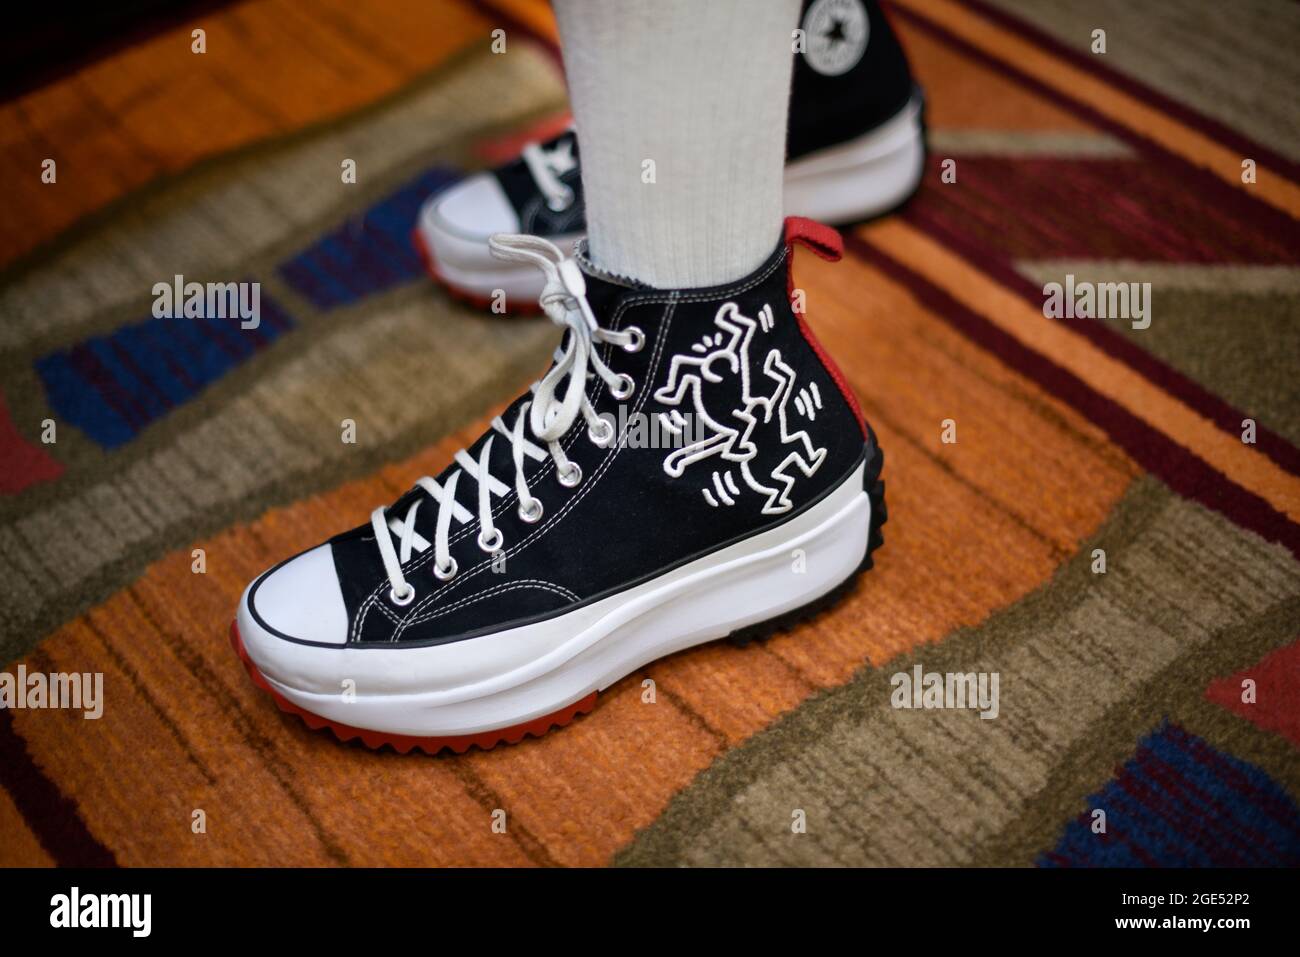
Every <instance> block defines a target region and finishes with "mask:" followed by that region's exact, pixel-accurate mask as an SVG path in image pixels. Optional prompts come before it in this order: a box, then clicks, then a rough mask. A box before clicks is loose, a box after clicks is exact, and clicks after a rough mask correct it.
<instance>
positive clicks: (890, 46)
mask: <svg viewBox="0 0 1300 957" xmlns="http://www.w3.org/2000/svg"><path fill="white" fill-rule="evenodd" d="M836 2H837V3H841V4H844V5H846V6H853V5H858V6H860V8H861V10H862V11H863V12H864V13H865V15H866V22H867V24H868V28H867V45H866V50H865V52H864V54H863V56H862V58H861V59H860V60H858V62H857V64H856V65H854V66H853V67H852V68H851V69H849V70H848V71H847V72H846V73H842V74H839V75H837V76H827V75H825V74H823V73H819V72H818V71H817V70H816V69H815V68H814V66H813V63H812V61H811V60H810V59H809V57H808V56H807V55H796V56H795V58H794V77H793V78H792V80H791V85H790V122H789V126H788V128H787V134H786V156H787V157H788V158H789V159H792V160H795V159H799V158H801V157H803V156H807V155H808V154H809V153H814V152H816V151H817V150H821V149H825V148H826V147H828V146H833V145H835V144H836V143H843V142H845V141H847V140H851V139H853V138H854V137H857V136H861V135H862V134H863V133H865V132H867V131H868V130H871V129H874V128H875V127H877V126H879V125H880V124H882V123H884V122H885V121H886V120H888V119H890V118H891V117H893V116H896V115H897V114H898V112H899V111H900V110H902V109H903V107H905V106H906V105H907V103H908V101H909V100H910V99H911V98H912V94H913V92H914V81H913V80H912V71H911V70H910V69H909V67H908V65H907V56H906V55H905V54H904V53H903V47H902V45H901V44H900V43H899V42H898V36H897V35H896V34H895V33H894V30H893V28H892V27H891V26H890V24H889V20H888V19H886V18H885V15H884V13H883V12H882V11H881V9H880V4H879V3H878V2H877V0H836ZM814 6H816V4H815V3H805V4H804V7H803V12H802V13H801V14H800V18H801V19H800V26H801V27H802V28H803V29H804V30H806V31H808V32H809V33H810V34H811V33H812V32H813V29H814V27H813V24H812V23H811V19H810V17H809V13H810V12H811V8H812V7H814ZM833 11H834V6H833V5H832V6H831V7H830V12H831V14H832V15H831V16H829V17H828V18H826V19H830V20H834V19H835V17H834V15H833ZM819 19H821V18H819ZM805 42H807V43H815V42H818V38H817V37H815V36H809V37H806V38H805ZM823 42H831V41H825V40H824V41H823ZM840 42H846V41H840Z"/></svg>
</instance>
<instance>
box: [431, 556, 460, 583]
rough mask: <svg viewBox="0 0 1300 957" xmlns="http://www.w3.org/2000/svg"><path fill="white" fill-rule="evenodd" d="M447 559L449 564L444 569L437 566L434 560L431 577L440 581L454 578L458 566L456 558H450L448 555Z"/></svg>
mask: <svg viewBox="0 0 1300 957" xmlns="http://www.w3.org/2000/svg"><path fill="white" fill-rule="evenodd" d="M447 561H448V562H449V564H448V565H447V567H446V568H445V569H444V568H439V567H438V563H437V561H434V563H433V577H434V578H436V579H438V581H440V582H445V581H446V580H447V579H449V578H455V577H456V571H457V570H458V568H459V567H460V566H458V565H457V564H456V559H454V558H452V557H451V556H450V555H449V556H447Z"/></svg>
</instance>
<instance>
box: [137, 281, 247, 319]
mask: <svg viewBox="0 0 1300 957" xmlns="http://www.w3.org/2000/svg"><path fill="white" fill-rule="evenodd" d="M153 316H154V318H155V319H234V318H236V317H238V318H239V328H241V329H256V328H257V327H258V326H260V325H261V324H262V284H261V283H260V282H210V283H201V282H186V281H185V277H184V276H182V275H180V274H179V273H177V275H176V276H175V277H173V281H172V282H170V283H167V282H156V283H154V284H153Z"/></svg>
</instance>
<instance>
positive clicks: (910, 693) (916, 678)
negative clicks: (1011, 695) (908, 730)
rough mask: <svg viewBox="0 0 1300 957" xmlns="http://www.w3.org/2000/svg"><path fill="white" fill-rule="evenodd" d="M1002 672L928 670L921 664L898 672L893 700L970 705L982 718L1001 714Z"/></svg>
mask: <svg viewBox="0 0 1300 957" xmlns="http://www.w3.org/2000/svg"><path fill="white" fill-rule="evenodd" d="M1000 677H1001V676H1000V675H999V673H998V672H996V671H992V672H988V671H980V672H974V671H970V672H966V673H965V674H962V673H961V672H951V671H950V672H947V673H943V672H938V671H925V670H924V669H922V668H921V666H920V665H916V666H915V667H913V668H912V673H911V674H908V673H907V672H906V671H899V672H897V673H896V674H895V675H894V676H893V677H892V678H890V679H889V683H890V684H891V685H892V686H893V688H894V691H893V693H892V694H891V695H890V696H889V703H890V704H891V705H893V706H894V707H895V708H917V709H921V710H925V711H930V710H944V709H948V710H953V709H970V710H972V711H978V712H979V716H980V717H981V718H985V719H988V720H991V719H993V718H996V717H997V716H998V710H999V708H998V684H999V678H1000Z"/></svg>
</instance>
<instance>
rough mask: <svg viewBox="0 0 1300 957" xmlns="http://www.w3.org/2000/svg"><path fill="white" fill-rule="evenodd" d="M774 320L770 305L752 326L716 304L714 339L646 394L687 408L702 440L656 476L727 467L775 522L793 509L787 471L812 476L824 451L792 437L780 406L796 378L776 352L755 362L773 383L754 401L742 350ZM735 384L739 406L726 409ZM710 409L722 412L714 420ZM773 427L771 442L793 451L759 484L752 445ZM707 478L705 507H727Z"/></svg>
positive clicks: (803, 433) (728, 500) (678, 359)
mask: <svg viewBox="0 0 1300 957" xmlns="http://www.w3.org/2000/svg"><path fill="white" fill-rule="evenodd" d="M773 322H774V319H773V315H772V309H771V307H770V306H764V307H763V308H762V310H760V312H759V315H758V318H757V319H752V318H750V317H749V316H746V315H744V314H743V313H741V311H740V309H739V307H737V305H736V304H735V303H734V302H729V303H726V304H724V305H723V306H722V307H721V308H720V309H719V310H718V312H717V315H716V316H714V319H713V323H714V325H715V326H716V327H717V328H718V332H716V333H710V334H708V335H706V336H705V337H704V339H703V340H701V341H700V342H698V343H696V344H695V345H693V346H692V347H691V353H685V354H679V355H675V356H673V359H672V363H671V365H670V367H669V370H668V381H667V383H666V384H665V385H664V386H663V387H662V388H660V389H658V390H657V391H656V392H655V393H654V398H655V400H656V401H658V402H661V403H663V404H664V405H667V406H671V407H673V409H674V411H675V409H676V407H677V406H680V405H682V404H683V403H684V402H686V400H687V399H688V398H689V400H690V404H691V405H693V406H694V407H695V412H694V414H695V415H696V417H697V423H702V425H703V428H702V432H703V434H704V437H703V438H702V439H699V440H698V441H695V442H692V443H691V444H689V445H686V446H683V447H682V448H679V449H676V450H674V451H673V452H672V453H670V454H669V455H668V456H667V457H666V458H665V459H664V471H665V472H667V473H668V474H669V475H670V476H672V477H673V478H679V477H681V475H682V473H683V472H684V471H685V470H686V468H687V466H689V465H691V464H692V463H694V462H698V461H700V460H702V459H706V458H709V457H711V456H718V457H720V458H722V459H723V460H724V461H726V462H730V463H733V464H734V465H735V466H736V467H737V468H738V470H739V472H740V475H741V478H742V480H743V481H744V482H745V484H746V485H747V486H748V487H749V488H750V489H752V490H753V491H755V492H757V493H758V494H760V495H762V496H763V497H764V502H763V506H762V511H763V513H764V514H769V515H775V514H780V513H782V512H786V511H789V510H790V509H791V508H793V507H794V506H793V503H792V502H791V501H790V490H791V489H792V488H793V487H794V483H795V479H796V475H795V474H794V473H795V470H797V471H798V472H801V473H802V474H803V475H805V476H811V475H813V474H814V473H815V472H816V471H817V469H818V468H820V466H821V464H822V462H823V461H825V459H826V450H825V449H824V448H820V449H819V448H817V447H816V446H815V445H814V444H813V441H812V438H811V436H809V434H808V432H807V430H805V429H797V430H794V431H792V430H791V428H790V423H789V419H788V415H787V409H786V406H787V404H788V403H789V401H790V399H791V396H792V395H793V394H794V387H795V379H796V373H795V371H794V370H793V369H792V368H790V366H789V365H787V364H786V363H785V362H784V361H783V360H782V358H781V352H780V350H779V349H771V350H770V351H769V352H768V353H767V355H766V357H765V358H764V360H763V366H762V378H760V380H759V384H760V385H761V383H762V381H763V380H770V381H771V382H772V383H774V387H773V388H772V390H771V392H770V394H767V395H756V394H755V393H754V391H753V389H754V387H755V383H754V382H753V381H752V378H751V371H750V358H749V352H750V346H751V345H752V344H753V340H754V336H755V335H756V333H758V332H759V331H760V330H761V331H763V332H767V331H768V330H770V329H771V328H772V325H773ZM737 378H738V379H739V383H740V390H739V391H740V405H739V407H734V402H735V399H734V396H735V393H736V382H735V380H736V379H737ZM717 410H725V412H722V413H721V414H719V413H718V411H717ZM660 418H661V421H663V422H665V423H668V422H671V421H672V420H671V418H670V416H669V415H667V414H665V413H663V412H661V413H660ZM773 421H775V422H776V424H777V429H776V436H775V438H776V440H777V441H779V442H780V443H781V444H782V445H795V446H796V448H794V449H792V450H791V451H790V453H789V454H788V455H786V456H785V457H784V458H783V459H782V460H781V462H780V463H779V464H778V465H777V466H776V467H775V468H774V469H772V470H771V474H770V475H769V476H768V477H767V479H766V480H765V481H760V480H759V479H758V477H757V476H756V475H755V474H754V470H753V465H752V463H753V461H754V459H755V457H756V456H757V455H758V452H759V449H758V444H757V439H759V438H762V439H766V438H767V437H768V436H769V434H770V430H766V429H764V428H762V427H764V426H768V425H770V424H771V423H773ZM724 475H725V477H726V480H727V483H728V484H729V485H730V486H734V482H733V480H732V479H731V476H730V472H729V471H728V472H726V473H724ZM718 481H719V480H718V477H717V475H716V473H715V475H714V487H715V489H716V490H717V492H718V496H717V497H715V496H714V495H713V494H712V493H711V492H710V490H709V489H708V488H705V489H703V490H702V491H703V495H704V499H705V501H706V502H708V503H709V504H710V505H711V506H714V507H716V506H717V504H718V500H719V499H721V500H722V501H723V503H724V504H727V505H730V504H733V502H734V501H735V499H734V498H733V497H732V496H730V495H727V494H726V493H725V490H724V488H723V487H722V486H719V485H718Z"/></svg>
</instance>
